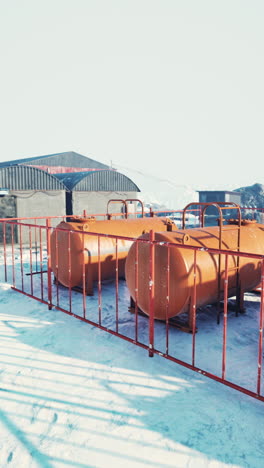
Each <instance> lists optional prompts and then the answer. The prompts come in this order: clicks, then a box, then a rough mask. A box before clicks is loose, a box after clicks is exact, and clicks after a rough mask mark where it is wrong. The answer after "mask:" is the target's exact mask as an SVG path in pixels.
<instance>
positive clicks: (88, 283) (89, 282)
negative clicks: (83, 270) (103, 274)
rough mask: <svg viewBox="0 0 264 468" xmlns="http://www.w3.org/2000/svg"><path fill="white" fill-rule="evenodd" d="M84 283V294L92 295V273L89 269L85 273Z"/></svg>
mask: <svg viewBox="0 0 264 468" xmlns="http://www.w3.org/2000/svg"><path fill="white" fill-rule="evenodd" d="M85 283H86V285H85V286H86V295H87V296H93V295H94V289H93V275H92V272H91V271H89V272H88V274H87V275H86V278H85Z"/></svg>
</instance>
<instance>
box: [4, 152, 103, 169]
mask: <svg viewBox="0 0 264 468" xmlns="http://www.w3.org/2000/svg"><path fill="white" fill-rule="evenodd" d="M38 163H40V164H42V165H47V166H70V167H88V168H98V169H109V166H107V165H106V164H102V163H100V162H98V161H95V160H94V159H90V158H87V157H86V156H83V155H82V154H79V153H75V152H74V151H67V152H64V153H55V154H50V155H46V156H35V157H33V158H24V159H15V160H13V161H6V162H3V163H0V167H7V166H16V165H27V166H31V165H35V164H38Z"/></svg>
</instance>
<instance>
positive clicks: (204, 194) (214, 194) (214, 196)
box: [198, 190, 241, 205]
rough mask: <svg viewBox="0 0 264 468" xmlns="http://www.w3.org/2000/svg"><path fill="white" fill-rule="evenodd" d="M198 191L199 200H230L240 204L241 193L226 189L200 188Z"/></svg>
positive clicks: (205, 201)
mask: <svg viewBox="0 0 264 468" xmlns="http://www.w3.org/2000/svg"><path fill="white" fill-rule="evenodd" d="M198 193H199V202H201V203H208V202H216V203H217V202H232V203H236V204H237V205H240V203H241V194H240V193H238V192H232V191H227V190H222V191H221V190H201V191H198Z"/></svg>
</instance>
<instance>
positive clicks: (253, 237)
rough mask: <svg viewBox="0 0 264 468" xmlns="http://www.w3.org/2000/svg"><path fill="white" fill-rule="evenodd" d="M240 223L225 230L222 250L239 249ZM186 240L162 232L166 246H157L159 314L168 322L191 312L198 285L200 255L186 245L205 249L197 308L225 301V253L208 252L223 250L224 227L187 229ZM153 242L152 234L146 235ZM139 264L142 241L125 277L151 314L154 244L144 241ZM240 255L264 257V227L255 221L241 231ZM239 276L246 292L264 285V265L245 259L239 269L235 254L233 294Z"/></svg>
mask: <svg viewBox="0 0 264 468" xmlns="http://www.w3.org/2000/svg"><path fill="white" fill-rule="evenodd" d="M238 229H239V227H238V226H237V225H226V226H224V227H223V230H222V249H227V250H235V251H236V250H237V248H238ZM181 234H182V241H181V240H180V239H179V233H177V232H156V233H155V240H156V241H158V242H160V243H161V245H155V250H154V251H155V265H154V277H155V293H154V294H155V300H154V316H155V318H157V319H160V320H165V319H166V314H167V316H168V317H169V318H170V317H174V316H176V315H179V314H181V313H183V312H187V311H188V310H189V307H190V304H191V299H192V293H193V285H194V274H193V270H194V251H193V250H191V249H183V248H180V244H181V242H182V243H183V244H185V245H191V246H195V247H202V248H204V251H197V276H196V281H197V283H196V284H197V306H202V305H206V304H211V303H214V302H217V300H218V299H219V288H218V285H219V263H218V262H219V254H211V253H209V252H207V249H208V248H212V249H218V248H219V227H217V226H214V227H204V228H200V229H186V230H183V231H181ZM141 238H142V239H149V234H145V235H143V236H141ZM164 242H165V243H166V242H170V243H173V244H175V247H170V253H169V259H170V260H169V269H170V281H169V305H168V309H167V304H168V300H167V298H168V281H167V271H168V255H167V253H168V250H167V247H166V246H165V245H162V244H163V243H164ZM137 244H138V255H137V258H138V265H137V266H136V242H135V243H133V245H132V246H131V248H130V250H129V253H128V257H127V260H126V267H125V276H126V281H127V285H128V288H129V291H130V295H131V297H132V298H133V299H134V300H136V298H137V304H138V307H139V308H140V309H141V310H142V311H143V312H144V313H146V314H147V315H149V294H148V290H149V268H150V267H149V261H150V245H149V243H146V242H145V243H143V242H138V243H137ZM240 251H241V252H245V253H255V254H260V255H263V254H264V225H261V224H257V223H254V222H250V221H243V222H242V226H241V227H240ZM220 259H221V269H220V299H222V298H223V290H224V286H223V281H224V265H225V261H224V254H222V255H221V256H220ZM136 268H137V271H138V291H137V292H136V286H135V278H136ZM237 272H239V282H240V287H241V290H242V291H251V290H253V289H254V288H255V287H256V286H257V285H259V283H260V278H261V261H260V260H256V259H255V260H254V259H251V258H245V257H241V258H240V261H239V270H237V257H236V256H235V255H234V256H229V261H228V296H229V297H230V296H233V295H235V294H236V286H237Z"/></svg>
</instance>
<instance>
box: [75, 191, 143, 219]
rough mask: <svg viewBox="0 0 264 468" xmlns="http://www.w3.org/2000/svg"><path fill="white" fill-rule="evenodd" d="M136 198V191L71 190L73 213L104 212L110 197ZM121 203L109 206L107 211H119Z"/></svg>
mask: <svg viewBox="0 0 264 468" xmlns="http://www.w3.org/2000/svg"><path fill="white" fill-rule="evenodd" d="M118 198H120V199H122V200H125V199H127V198H138V192H77V191H76V192H74V191H73V192H72V208H73V214H74V215H82V214H83V210H86V213H87V214H97V213H106V210H107V202H108V200H111V199H118ZM121 207H122V205H121V203H120V204H119V203H118V204H117V203H115V204H114V203H113V204H111V205H110V206H109V212H112V213H119V212H121Z"/></svg>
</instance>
